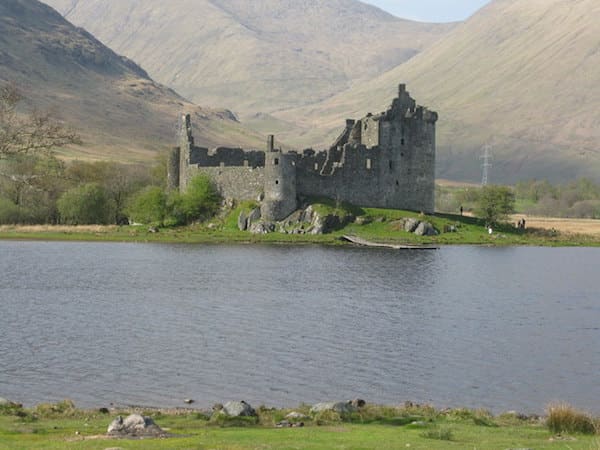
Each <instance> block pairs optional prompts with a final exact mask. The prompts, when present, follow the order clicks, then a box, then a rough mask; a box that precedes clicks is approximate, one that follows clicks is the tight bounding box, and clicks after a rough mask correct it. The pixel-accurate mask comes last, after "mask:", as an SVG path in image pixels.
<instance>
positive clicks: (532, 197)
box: [436, 178, 600, 219]
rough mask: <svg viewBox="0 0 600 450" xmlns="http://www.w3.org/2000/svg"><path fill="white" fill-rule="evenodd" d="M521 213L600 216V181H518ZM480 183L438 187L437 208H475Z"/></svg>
mask: <svg viewBox="0 0 600 450" xmlns="http://www.w3.org/2000/svg"><path fill="white" fill-rule="evenodd" d="M512 189H513V192H514V194H515V198H516V205H515V209H516V211H515V212H517V213H521V214H528V215H534V216H547V217H568V218H581V219H600V184H597V183H594V182H593V181H591V180H589V179H587V178H581V179H579V180H577V181H573V182H570V183H564V184H551V183H549V182H548V181H546V180H530V181H522V182H519V183H517V185H516V186H514V187H513V188H512ZM480 191H481V189H480V188H478V187H461V188H457V187H443V186H437V188H436V210H437V211H439V212H452V213H456V212H458V211H460V208H461V206H462V207H463V209H464V210H465V211H471V210H473V209H474V208H475V206H476V205H477V202H478V199H479V194H480Z"/></svg>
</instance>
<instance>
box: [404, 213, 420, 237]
mask: <svg viewBox="0 0 600 450" xmlns="http://www.w3.org/2000/svg"><path fill="white" fill-rule="evenodd" d="M420 223H421V221H420V220H417V219H414V218H412V217H410V218H408V219H406V222H404V231H408V232H409V233H414V232H415V230H416V229H417V227H418V226H419V224H420Z"/></svg>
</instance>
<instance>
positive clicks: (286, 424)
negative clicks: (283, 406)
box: [275, 420, 292, 428]
mask: <svg viewBox="0 0 600 450" xmlns="http://www.w3.org/2000/svg"><path fill="white" fill-rule="evenodd" d="M291 426H292V424H291V423H290V422H289V421H287V420H282V421H281V422H279V423H276V424H275V427H277V428H289V427H291Z"/></svg>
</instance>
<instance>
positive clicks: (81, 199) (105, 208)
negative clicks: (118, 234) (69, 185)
mask: <svg viewBox="0 0 600 450" xmlns="http://www.w3.org/2000/svg"><path fill="white" fill-rule="evenodd" d="M57 206H58V213H59V215H60V220H61V222H62V223H65V224H68V225H95V224H98V225H106V224H108V223H110V222H111V218H113V217H114V206H113V203H112V202H111V200H110V199H109V197H108V195H107V194H106V191H105V190H104V189H103V188H102V187H101V186H99V185H98V184H96V183H88V184H84V185H83V186H79V187H75V188H73V189H70V190H68V191H67V192H65V193H64V194H63V195H62V196H61V197H60V198H59V199H58V203H57Z"/></svg>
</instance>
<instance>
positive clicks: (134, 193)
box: [0, 153, 220, 226]
mask: <svg viewBox="0 0 600 450" xmlns="http://www.w3.org/2000/svg"><path fill="white" fill-rule="evenodd" d="M190 186H191V188H190V189H189V190H188V192H187V193H185V194H179V192H167V191H166V158H160V161H159V163H157V164H156V165H154V166H153V167H150V166H143V165H131V164H119V163H115V162H88V161H72V162H64V161H62V160H60V159H57V158H55V157H54V156H53V155H47V154H45V155H33V154H30V153H28V154H18V155H12V156H11V157H8V158H4V159H0V224H11V225H12V224H68V225H87V224H100V225H109V224H117V225H120V224H128V223H130V221H132V220H133V221H136V222H142V223H146V224H156V225H161V226H162V225H180V224H186V223H190V222H193V221H195V220H199V219H203V218H207V217H209V216H211V215H213V214H214V213H216V211H217V210H218V206H219V202H220V199H219V197H218V195H217V193H216V191H215V189H214V187H213V186H212V184H211V183H210V181H209V180H207V179H203V178H199V179H195V180H192V182H191V183H190Z"/></svg>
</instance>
